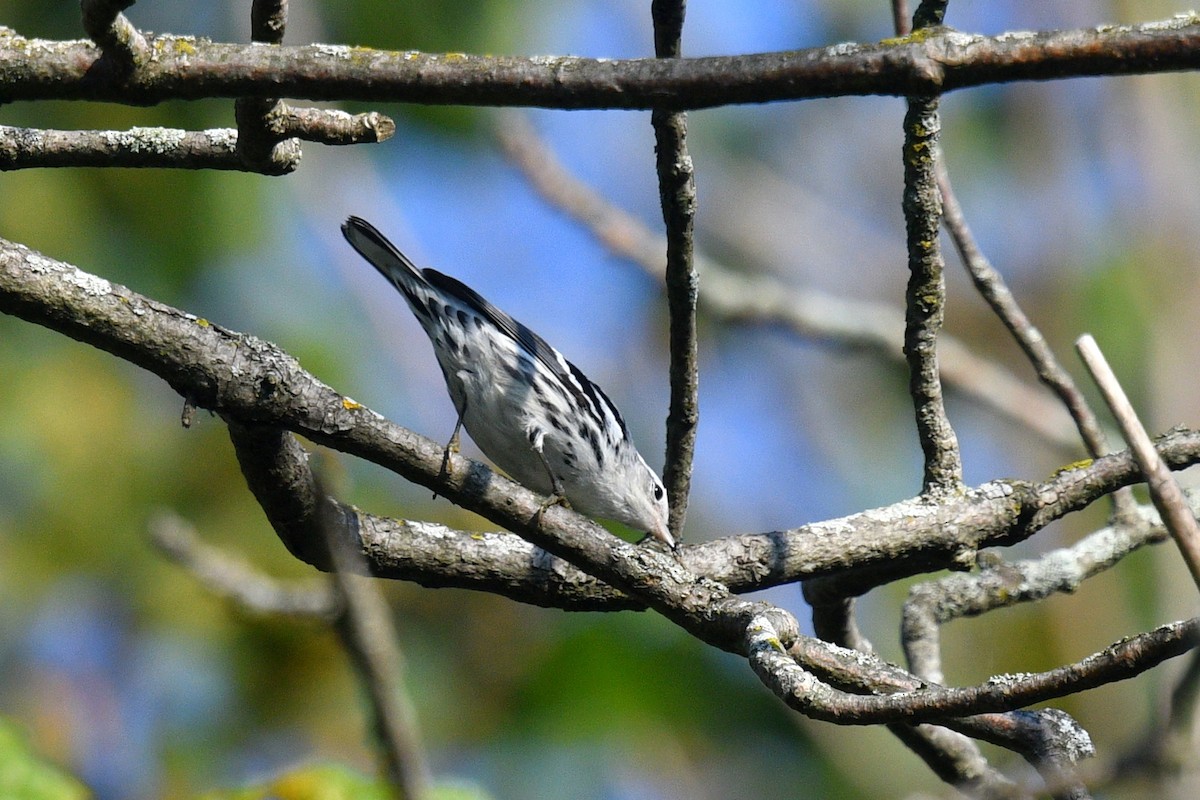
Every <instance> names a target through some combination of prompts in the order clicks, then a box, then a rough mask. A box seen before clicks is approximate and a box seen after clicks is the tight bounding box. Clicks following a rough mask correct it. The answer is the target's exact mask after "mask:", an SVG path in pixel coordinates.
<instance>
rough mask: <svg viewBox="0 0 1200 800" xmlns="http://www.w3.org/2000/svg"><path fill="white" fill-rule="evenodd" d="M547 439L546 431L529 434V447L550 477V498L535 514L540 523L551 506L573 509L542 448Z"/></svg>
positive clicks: (535, 431) (534, 431)
mask: <svg viewBox="0 0 1200 800" xmlns="http://www.w3.org/2000/svg"><path fill="white" fill-rule="evenodd" d="M545 439H546V434H545V432H544V431H540V430H536V429H535V430H532V431H530V432H529V445H530V447H532V448H533V452H535V453H537V457H538V458H539V459H540V460H541V462H542V466H543V467H545V468H546V474H547V475H548V476H549V477H550V496H549V497H547V498H546V500H545V501H544V502H543V503H542V504H541V505H540V506H538V510H537V513H536V514H534V518H535V519H538V520H539V521H540V519H541V516H542V514H544V513H545V511H546V509H547V508H550V507H551V506H562V507H563V508H570V507H571V502H570V501H569V500H567V493H566V491H565V490H564V489H563V485H562V481H560V480H559V479H558V476H557V475H555V474H554V470H553V469H551V468H550V461H549V460H548V459H547V458H546V453H545V450H544V449H543V446H542V444H543V442H544V441H545Z"/></svg>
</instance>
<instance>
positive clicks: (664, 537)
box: [650, 525, 679, 552]
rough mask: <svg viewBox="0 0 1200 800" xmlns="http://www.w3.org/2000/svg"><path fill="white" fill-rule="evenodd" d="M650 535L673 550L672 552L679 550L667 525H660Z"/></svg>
mask: <svg viewBox="0 0 1200 800" xmlns="http://www.w3.org/2000/svg"><path fill="white" fill-rule="evenodd" d="M650 535H651V536H653V537H654V538H655V539H658V540H659V541H660V542H662V543H663V544H665V545H666V546H667V547H669V548H671V550H672V552H674V551H676V550H678V549H679V544H678V543H677V542H676V541H675V537H674V536H672V535H671V532H670V531H669V530H667V526H665V525H659V526H658V527H656V528H655V529H654V530H652V531H650Z"/></svg>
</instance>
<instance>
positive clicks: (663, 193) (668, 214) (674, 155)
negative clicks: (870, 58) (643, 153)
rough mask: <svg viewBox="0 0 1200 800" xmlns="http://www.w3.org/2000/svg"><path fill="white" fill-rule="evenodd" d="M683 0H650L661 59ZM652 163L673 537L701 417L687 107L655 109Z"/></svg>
mask: <svg viewBox="0 0 1200 800" xmlns="http://www.w3.org/2000/svg"><path fill="white" fill-rule="evenodd" d="M684 5H685V4H684V2H683V0H653V2H651V4H650V11H651V14H652V16H653V18H654V52H655V55H656V56H658V57H659V58H662V59H667V58H672V59H677V58H679V57H680V56H681V55H682V49H681V44H680V35H681V33H682V29H683V16H684ZM650 121H651V124H652V125H653V126H654V142H655V145H654V152H655V156H656V158H655V167H656V169H657V172H658V194H659V199H660V201H661V203H662V214H663V222H664V223H665V224H666V229H667V236H666V238H667V248H666V250H667V254H666V275H665V283H666V287H667V310H668V312H669V314H670V337H669V338H670V353H671V369H670V375H671V402H670V411H669V412H668V414H667V448H666V458H665V460H664V466H663V483H664V484H665V486H666V490H667V502H668V503H669V505H670V508H671V515H670V529H671V535H672V536H673V537H674V538H675V541H679V540H680V538H681V535H682V533H683V525H684V521H685V520H686V519H687V507H688V493H689V491H690V489H691V485H692V457H693V456H694V454H695V451H696V432H697V427H698V425H699V424H700V401H699V392H700V383H699V380H700V378H699V369H700V365H699V355H698V353H697V346H696V301H697V298H698V297H699V283H700V279H699V276H698V275H697V274H696V268H695V263H694V260H693V252H692V251H693V241H692V231H693V227H694V224H695V219H696V175H695V169H694V168H693V166H692V157H691V155H690V154H689V153H688V147H687V114H686V113H684V112H682V111H669V110H666V109H661V108H656V109H654V112H653V113H652V114H651V115H650Z"/></svg>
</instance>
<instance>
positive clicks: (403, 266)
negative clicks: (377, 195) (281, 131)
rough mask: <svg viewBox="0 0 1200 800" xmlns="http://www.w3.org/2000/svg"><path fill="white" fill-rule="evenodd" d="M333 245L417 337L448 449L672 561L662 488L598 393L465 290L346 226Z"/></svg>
mask: <svg viewBox="0 0 1200 800" xmlns="http://www.w3.org/2000/svg"><path fill="white" fill-rule="evenodd" d="M342 233H343V234H344V235H345V237H346V240H347V241H348V242H350V244H351V245H352V246H353V247H354V249H355V250H357V251H358V252H359V253H360V254H361V255H362V256H363V258H365V259H366V260H367V261H369V262H370V263H371V264H372V265H373V266H374V267H375V268H376V269H377V270H379V272H381V273H382V274H383V275H384V277H386V278H387V279H388V280H389V281H391V282H392V284H393V285H394V286H395V287H396V288H397V289H399V290H400V293H401V294H402V295H404V299H405V300H407V301H408V305H409V307H410V308H411V309H412V311H413V313H414V314H415V315H416V317H417V320H418V321H419V322H420V323H421V327H422V328H424V329H425V333H426V334H428V335H429V339H430V341H431V342H432V343H433V351H434V355H435V356H437V360H438V364H439V365H440V366H441V368H442V374H443V375H444V376H445V378H446V388H447V389H448V390H449V392H450V399H451V400H452V401H453V402H454V407H455V409H457V411H458V425H457V426H455V429H454V436H453V437H452V438H451V445H450V446H455V445H456V443H457V439H458V430H459V426H465V427H466V429H467V432H468V433H470V434H471V438H472V439H473V440H474V441H475V443H476V444H477V445H479V448H480V449H481V450H482V451H483V452H484V453H485V454H486V455H487V457H488V458H490V459H491V460H492V461H493V462H494V463H495V464H496V465H497V466H498V467H500V468H501V469H503V470H504V471H505V472H507V473H508V474H509V475H511V476H512V477H513V478H515V479H516V480H517V481H519V482H520V483H522V484H524V485H525V486H527V487H528V488H530V489H532V490H534V491H536V492H540V493H542V494H554V495H556V496H557V497H559V498H565V499H566V500H567V501H568V502H569V503H570V505H571V506H572V507H573V508H574V509H575V510H577V511H579V512H581V513H583V514H587V515H588V516H593V517H603V518H605V519H614V520H617V521H618V522H623V523H625V524H626V525H628V526H630V527H631V528H635V529H637V530H641V531H645V532H647V533H649V534H651V535H652V536H654V537H655V538H657V539H659V540H660V541H662V542H663V543H665V544H667V545H668V546H669V547H671V548H672V549H674V547H675V541H674V539H673V538H672V536H671V534H670V533H669V531H668V529H667V500H666V492H665V491H664V489H663V485H662V481H660V480H659V478H658V476H657V475H656V474H655V473H654V471H653V470H652V469H650V467H649V466H647V464H646V462H645V460H644V459H643V458H642V456H641V455H640V454H639V453H638V451H637V448H636V447H635V446H634V444H633V441H632V440H631V439H630V438H629V431H628V430H627V429H626V427H625V422H624V420H622V419H621V413H620V412H619V411H617V407H616V406H615V405H613V402H612V401H611V400H609V399H608V396H607V395H605V394H604V392H603V391H602V390H601V389H600V387H599V386H597V385H596V384H594V383H592V382H591V381H590V380H588V379H587V376H585V375H584V374H583V373H582V372H581V371H580V370H579V368H578V367H576V366H575V365H574V364H572V363H571V362H570V361H567V359H566V358H564V357H563V356H562V354H561V353H559V352H558V351H557V350H555V349H554V348H553V347H551V346H550V345H549V344H547V343H546V341H545V340H544V339H542V337H540V336H538V335H537V334H536V333H534V332H533V331H532V330H530V329H529V328H527V327H526V326H525V325H522V324H521V323H520V322H518V321H517V320H515V319H513V318H512V317H510V316H509V315H508V314H506V313H504V312H503V311H501V310H500V309H498V308H496V307H495V306H494V305H492V304H491V303H489V302H488V301H487V300H485V299H484V298H483V297H481V296H480V295H479V294H478V293H476V292H475V291H474V290H473V289H471V288H470V287H468V286H466V285H464V284H463V283H461V282H459V281H457V280H455V279H454V278H451V277H449V276H448V275H443V274H442V273H440V272H437V271H436V270H433V269H418V268H417V267H416V266H415V265H414V264H413V263H412V262H411V261H409V260H408V258H407V257H405V255H404V254H403V253H401V252H400V251H399V250H397V249H396V247H395V246H394V245H393V244H392V243H391V242H389V241H388V240H387V239H386V238H385V237H384V236H383V234H381V233H380V232H379V231H378V230H376V229H375V228H374V226H372V225H371V224H370V223H369V222H367V221H365V220H363V219H360V218H358V217H350V218H349V219H347V220H346V222H345V224H343V225H342Z"/></svg>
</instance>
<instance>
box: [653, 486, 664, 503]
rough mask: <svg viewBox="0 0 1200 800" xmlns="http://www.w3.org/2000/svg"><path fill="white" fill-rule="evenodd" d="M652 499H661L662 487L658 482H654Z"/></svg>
mask: <svg viewBox="0 0 1200 800" xmlns="http://www.w3.org/2000/svg"><path fill="white" fill-rule="evenodd" d="M654 499H655V500H662V499H663V488H662V487H661V486H659V485H658V484H654Z"/></svg>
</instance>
